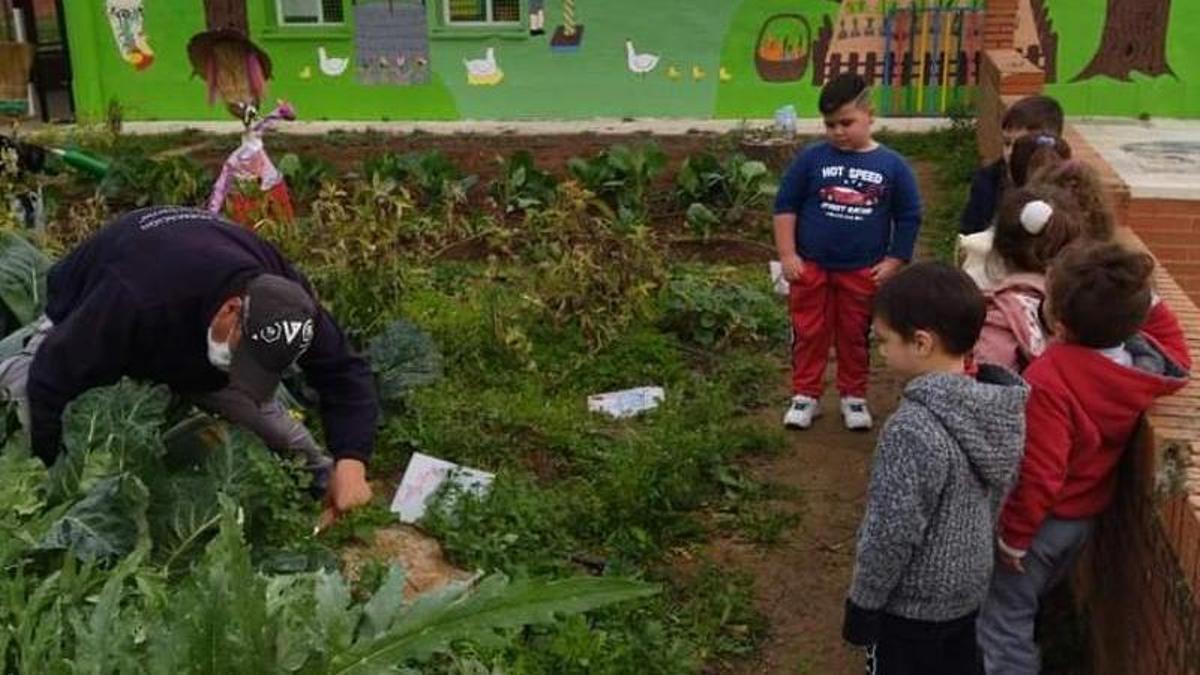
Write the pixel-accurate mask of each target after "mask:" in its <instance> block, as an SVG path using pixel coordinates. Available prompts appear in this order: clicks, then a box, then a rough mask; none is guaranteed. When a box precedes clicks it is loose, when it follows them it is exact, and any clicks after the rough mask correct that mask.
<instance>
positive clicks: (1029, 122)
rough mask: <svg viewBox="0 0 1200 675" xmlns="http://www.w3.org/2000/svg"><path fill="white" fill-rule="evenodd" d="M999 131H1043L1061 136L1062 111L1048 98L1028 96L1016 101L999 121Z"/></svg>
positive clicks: (1060, 107)
mask: <svg viewBox="0 0 1200 675" xmlns="http://www.w3.org/2000/svg"><path fill="white" fill-rule="evenodd" d="M1000 128H1001V129H1006V130H1009V129H1026V130H1030V131H1045V132H1048V133H1052V134H1055V135H1057V136H1061V135H1062V132H1063V109H1062V106H1061V105H1059V104H1058V101H1055V100H1054V99H1052V98H1050V97H1049V96H1029V97H1026V98H1023V99H1021V100H1020V101H1017V102H1016V103H1014V104H1013V105H1012V107H1011V108H1009V109H1008V112H1006V113H1004V117H1003V119H1001V120H1000Z"/></svg>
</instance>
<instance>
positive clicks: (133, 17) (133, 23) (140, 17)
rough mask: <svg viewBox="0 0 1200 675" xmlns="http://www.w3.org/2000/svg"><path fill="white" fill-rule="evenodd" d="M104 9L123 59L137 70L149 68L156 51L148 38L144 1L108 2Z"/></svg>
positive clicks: (115, 0)
mask: <svg viewBox="0 0 1200 675" xmlns="http://www.w3.org/2000/svg"><path fill="white" fill-rule="evenodd" d="M104 9H105V13H106V14H108V23H109V26H111V28H112V34H113V38H114V39H115V40H116V41H117V49H118V50H120V52H121V58H122V59H124V60H125V61H126V62H127V63H129V65H131V66H133V67H134V68H135V69H137V70H145V69H147V68H149V67H150V65H151V64H153V63H154V50H152V49H150V42H149V40H148V39H147V38H146V30H145V26H144V24H145V11H144V9H143V8H142V0H106V1H105V3H104Z"/></svg>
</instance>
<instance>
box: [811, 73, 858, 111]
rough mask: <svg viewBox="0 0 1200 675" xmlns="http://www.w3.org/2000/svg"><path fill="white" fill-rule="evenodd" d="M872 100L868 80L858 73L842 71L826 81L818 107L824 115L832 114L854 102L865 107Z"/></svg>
mask: <svg viewBox="0 0 1200 675" xmlns="http://www.w3.org/2000/svg"><path fill="white" fill-rule="evenodd" d="M869 100H870V91H869V90H868V89H867V81H866V79H864V78H863V76H862V75H859V74H857V73H842V74H841V75H838V76H837V77H835V78H833V79H832V80H830V81H829V82H826V83H825V86H824V87H822V88H821V98H820V100H819V101H817V109H819V110H820V111H821V114H822V115H832V114H833V113H834V112H835V111H836V110H837V109H838V108H841V107H842V106H844V105H846V104H847V103H853V104H855V105H857V106H859V107H865V106H866V105H867V102H868V101H869Z"/></svg>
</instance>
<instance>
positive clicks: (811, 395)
mask: <svg viewBox="0 0 1200 675" xmlns="http://www.w3.org/2000/svg"><path fill="white" fill-rule="evenodd" d="M870 101H871V92H870V89H869V88H868V87H867V83H866V81H865V80H864V79H863V78H862V77H861V76H859V75H850V74H843V75H840V76H838V77H836V78H834V79H833V80H831V81H830V82H829V83H828V84H826V85H825V88H824V89H823V90H822V91H821V98H820V102H819V105H818V107H819V108H820V110H821V114H822V115H823V116H824V118H825V134H826V139H825V141H823V142H819V143H815V144H813V145H810V146H809V147H807V148H805V149H804V150H803V151H802V152H801V153H800V155H799V156H798V157H797V158H796V160H795V161H794V162H793V163H792V166H791V168H790V169H788V172H787V174H786V175H785V176H784V178H783V181H782V183H781V184H780V189H779V196H778V198H777V199H776V201H775V245H776V247H777V248H778V251H779V260H780V263H781V264H782V266H783V273H784V276H785V278H786V279H787V280H788V281H789V282H790V287H791V290H790V295H789V309H790V313H791V318H792V394H793V397H792V403H791V405H790V406H789V407H788V410H787V413H786V414H785V415H784V425H785V426H787V427H790V428H796V429H807V428H809V427H811V426H812V423H813V418H815V417H816V416H817V415H819V414H820V404H819V400H820V398H821V394H822V393H823V391H824V388H825V382H824V380H825V369H826V366H827V364H828V361H829V348H830V345H831V343H836V351H837V388H838V393H839V394H841V399H842V400H841V412H842V419H843V422H844V423H845V425H846V427H847V428H848V429H852V430H866V429H870V428H871V426H872V424H873V420H872V419H871V412H870V410H869V409H868V407H867V401H866V393H867V375H868V370H869V362H870V359H869V347H868V345H867V331H868V328H869V324H870V320H871V318H870V314H871V311H870V308H871V297H872V296H873V295H874V293H875V289H876V288H877V285H878V284H880V283H882V282H884V281H886V280H887V279H888V278H889V277H891V276H892V275H893V274H895V273H896V271H897V270H899V269H900V267H901V266H902V265H903V264H905V263H906V262H907V261H908V260H909V259H911V258H912V253H913V246H914V244H915V242H916V238H917V229H918V228H919V227H920V223H921V202H920V197H919V195H918V194H917V182H916V179H915V178H914V176H913V173H912V170H911V169H909V167H908V164H907V163H906V162H905V161H904V158H903V157H901V156H900V155H899V154H897V153H896V152H895V151H893V150H891V149H890V148H887V147H884V146H883V145H881V144H879V143H877V142H875V141H874V140H873V139H872V138H871V122H872V110H871V103H870Z"/></svg>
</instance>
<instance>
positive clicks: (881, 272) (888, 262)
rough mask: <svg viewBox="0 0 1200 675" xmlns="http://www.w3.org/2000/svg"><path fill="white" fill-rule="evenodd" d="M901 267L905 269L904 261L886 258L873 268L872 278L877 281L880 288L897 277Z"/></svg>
mask: <svg viewBox="0 0 1200 675" xmlns="http://www.w3.org/2000/svg"><path fill="white" fill-rule="evenodd" d="M901 267H904V261H903V260H901V259H899V258H884V259H883V260H880V261H879V263H878V264H876V265H875V266H874V267H872V268H871V278H872V279H874V280H875V285H876V286H879V285H881V284H883V283H884V282H885V281H887V280H888V279H891V278H892V277H893V276H895V274H896V272H899V271H900V268H901Z"/></svg>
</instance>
